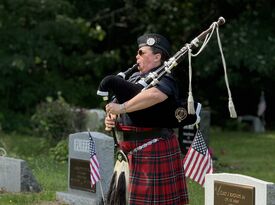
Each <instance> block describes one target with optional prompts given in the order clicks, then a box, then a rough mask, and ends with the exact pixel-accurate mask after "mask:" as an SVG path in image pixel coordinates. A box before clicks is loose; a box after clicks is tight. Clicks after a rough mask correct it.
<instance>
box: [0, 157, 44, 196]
mask: <svg viewBox="0 0 275 205" xmlns="http://www.w3.org/2000/svg"><path fill="white" fill-rule="evenodd" d="M0 190H3V191H7V192H40V191H41V187H40V185H39V184H38V183H37V181H36V179H35V177H34V176H33V174H32V172H31V170H30V169H29V167H28V165H27V163H26V161H24V160H21V159H14V158H9V157H0Z"/></svg>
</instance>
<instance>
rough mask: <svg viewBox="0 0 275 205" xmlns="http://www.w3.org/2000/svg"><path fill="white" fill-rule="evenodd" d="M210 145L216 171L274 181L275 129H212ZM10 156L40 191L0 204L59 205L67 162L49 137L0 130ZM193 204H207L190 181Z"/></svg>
mask: <svg viewBox="0 0 275 205" xmlns="http://www.w3.org/2000/svg"><path fill="white" fill-rule="evenodd" d="M209 135H210V136H209V142H210V147H211V148H212V149H213V150H214V156H215V157H216V158H217V160H216V161H215V163H214V167H215V171H216V172H227V173H238V174H245V175H248V176H252V177H256V178H259V179H261V180H265V181H271V182H275V163H274V156H275V149H274V148H273V145H274V144H275V132H268V133H265V134H254V133H248V132H223V131H220V130H211V132H210V134H209ZM2 146H4V147H5V148H6V150H7V152H8V156H9V157H14V158H20V159H24V160H26V161H27V162H28V165H29V166H30V168H31V169H32V170H33V174H34V175H35V177H36V179H37V180H38V181H39V183H40V184H41V186H42V188H43V191H42V192H41V193H19V194H13V193H0V205H9V204H12V205H56V204H61V203H58V202H56V201H55V197H56V191H67V177H68V176H67V164H60V163H57V162H54V161H53V160H52V159H51V158H49V156H48V154H47V150H48V144H47V142H46V140H44V139H41V138H38V137H31V136H21V135H18V134H11V135H6V134H4V133H0V147H2ZM0 174H1V173H0ZM188 189H189V196H190V204H191V205H203V204H204V189H203V188H202V187H200V186H199V185H198V184H197V183H195V182H193V181H190V180H188Z"/></svg>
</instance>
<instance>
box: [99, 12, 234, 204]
mask: <svg viewBox="0 0 275 205" xmlns="http://www.w3.org/2000/svg"><path fill="white" fill-rule="evenodd" d="M224 22H225V20H224V18H222V17H220V18H219V20H218V21H217V22H213V23H212V25H211V26H210V27H209V28H208V29H207V30H205V31H204V32H202V33H201V34H200V35H199V36H197V37H196V38H194V39H193V40H192V42H191V43H190V44H186V45H185V46H184V47H182V48H181V49H180V50H179V51H178V52H177V53H176V54H174V55H173V56H172V57H170V43H169V42H168V41H167V39H166V38H165V37H163V36H161V35H159V34H145V35H143V36H141V37H139V38H138V39H137V43H138V47H139V50H138V52H137V55H136V64H135V65H134V66H133V67H132V68H130V69H128V70H127V71H126V72H124V73H119V74H118V75H110V76H107V77H105V78H104V79H103V80H102V81H101V83H100V86H99V89H98V93H97V94H98V95H101V96H103V97H104V98H106V96H108V95H109V92H110V91H111V92H113V94H114V96H115V100H114V101H113V102H111V103H109V104H107V105H106V113H107V115H106V118H105V126H106V130H109V131H110V130H115V131H116V135H115V142H116V141H117V142H116V144H117V148H118V152H117V153H118V154H117V161H116V164H115V168H114V174H113V177H112V180H111V185H110V191H109V193H108V196H107V204H114V205H123V204H135V205H146V204H159V205H163V204H166V205H182V204H188V194H187V187H186V181H185V174H184V168H183V167H184V166H183V164H182V163H181V151H180V147H179V143H178V139H177V136H176V135H175V133H174V129H173V128H178V127H184V126H185V125H195V124H196V125H198V123H199V121H200V117H199V113H200V109H201V105H200V103H196V102H194V100H193V95H192V87H191V78H192V69H191V57H196V56H197V55H198V54H199V53H200V52H201V51H202V50H203V48H205V46H206V45H207V43H208V41H209V39H210V38H211V36H212V34H213V32H214V31H215V30H216V31H217V39H218V44H219V49H220V52H221V57H222V63H223V67H224V72H225V82H226V86H227V91H228V108H229V112H230V116H231V117H232V118H236V117H237V114H236V111H235V108H234V104H233V100H232V96H231V91H230V88H229V83H228V79H227V72H226V64H225V60H224V56H223V52H222V46H221V42H220V38H219V32H218V28H219V25H222V24H224ZM201 41H204V42H203V44H202V45H201V48H200V50H199V51H198V53H196V54H193V53H192V49H193V48H195V47H198V46H199V44H198V43H200V42H201ZM186 54H188V60H189V91H188V99H187V101H186V100H181V99H178V88H177V85H176V82H175V80H174V78H173V77H172V75H171V74H170V73H171V70H172V68H174V67H176V66H177V65H178V63H179V62H181V61H182V59H183V57H184V56H185V55H186ZM134 69H138V71H137V72H134V73H132V71H133V70H134Z"/></svg>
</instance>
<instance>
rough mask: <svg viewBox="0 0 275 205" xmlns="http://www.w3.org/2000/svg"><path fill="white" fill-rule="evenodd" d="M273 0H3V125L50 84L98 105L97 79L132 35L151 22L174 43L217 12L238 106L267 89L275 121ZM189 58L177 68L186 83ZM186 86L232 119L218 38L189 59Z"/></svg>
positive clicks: (222, 117)
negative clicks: (221, 20) (222, 21)
mask: <svg viewBox="0 0 275 205" xmlns="http://www.w3.org/2000/svg"><path fill="white" fill-rule="evenodd" d="M274 4H275V2H274V1H272V0H260V1H254V0H243V1H237V0H223V1H218V0H206V1H204V2H203V3H202V2H201V1H198V0H191V1H177V0H170V1H164V0H145V1H137V0H112V1H109V0H108V1H107V0H92V1H91V0H89V1H88V0H82V1H77V0H41V1H36V0H0V42H1V46H0V57H1V61H0V82H1V83H0V99H1V100H0V125H1V127H2V129H3V130H6V131H12V130H24V129H26V128H28V127H29V124H30V116H32V115H33V114H34V112H35V108H36V106H38V105H39V104H40V103H41V102H44V101H45V99H46V98H47V97H49V96H50V97H53V98H57V97H58V96H57V93H62V97H63V98H64V99H65V100H66V102H68V103H69V104H70V105H73V106H76V107H85V108H94V107H99V106H100V103H101V99H100V98H99V97H98V96H96V90H97V86H98V84H99V82H100V80H101V79H102V78H103V77H104V76H106V75H107V74H110V73H116V72H119V71H121V70H125V69H126V68H127V67H129V66H131V65H132V64H134V63H135V55H136V38H137V37H138V36H139V35H142V34H143V33H146V32H158V33H161V34H163V35H165V36H167V37H168V38H169V40H170V41H171V43H172V46H173V51H174V52H176V51H177V50H179V49H180V48H181V47H182V46H183V45H184V44H185V43H187V42H190V41H191V40H192V39H193V38H194V37H196V36H197V35H198V34H200V32H202V31H204V30H205V29H207V28H208V27H209V26H210V24H211V23H212V22H213V21H216V20H217V19H218V17H220V16H223V17H224V18H225V19H226V23H225V24H224V25H223V26H221V28H220V34H221V39H222V43H223V48H224V55H225V57H226V60H227V67H228V74H229V80H230V85H231V91H232V94H233V98H234V103H235V106H236V109H237V112H238V114H239V115H244V114H253V115H255V114H256V112H257V105H258V102H259V97H260V93H261V91H262V90H264V91H265V95H266V101H267V112H266V121H267V127H268V128H270V129H272V128H274V123H273V122H274V115H273V114H272V113H274V108H273V107H272V104H274V101H275V99H274V95H272V92H273V91H272V88H274V81H275V79H274V77H273V76H274V66H275V56H274V49H275V44H274V41H275V35H274V33H275V31H274V29H275V27H274V26H272V25H273V22H274V18H275V12H274V8H275V7H274ZM186 65H187V62H186V60H185V61H184V62H182V63H181V64H180V65H179V66H178V68H176V70H175V71H174V74H175V76H176V77H177V79H178V81H179V82H180V85H181V88H182V93H183V95H186V93H187V84H188V81H187V70H186V67H187V66H186ZM193 72H194V73H193V92H194V97H195V99H196V100H198V101H201V102H202V103H203V105H204V106H205V107H209V109H211V111H212V123H213V124H217V125H224V124H225V123H226V121H228V120H229V114H228V110H227V93H226V88H225V84H224V78H223V70H222V67H221V59H220V54H219V50H218V47H217V42H216V40H214V39H212V40H211V43H210V45H208V47H207V49H206V50H205V51H204V52H203V53H202V54H201V55H200V56H199V57H198V58H196V59H194V60H193Z"/></svg>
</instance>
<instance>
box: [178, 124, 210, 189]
mask: <svg viewBox="0 0 275 205" xmlns="http://www.w3.org/2000/svg"><path fill="white" fill-rule="evenodd" d="M183 161H184V170H185V176H186V177H189V178H190V179H192V180H194V181H195V182H198V183H199V184H200V185H201V186H204V182H205V175H206V174H209V173H212V172H213V162H212V158H211V155H210V153H209V150H208V147H207V145H206V143H205V141H204V139H203V136H202V134H201V131H200V130H199V129H198V130H197V133H196V135H195V138H194V140H193V142H192V145H191V147H190V148H189V149H188V152H187V154H186V155H185V157H184V160H183Z"/></svg>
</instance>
